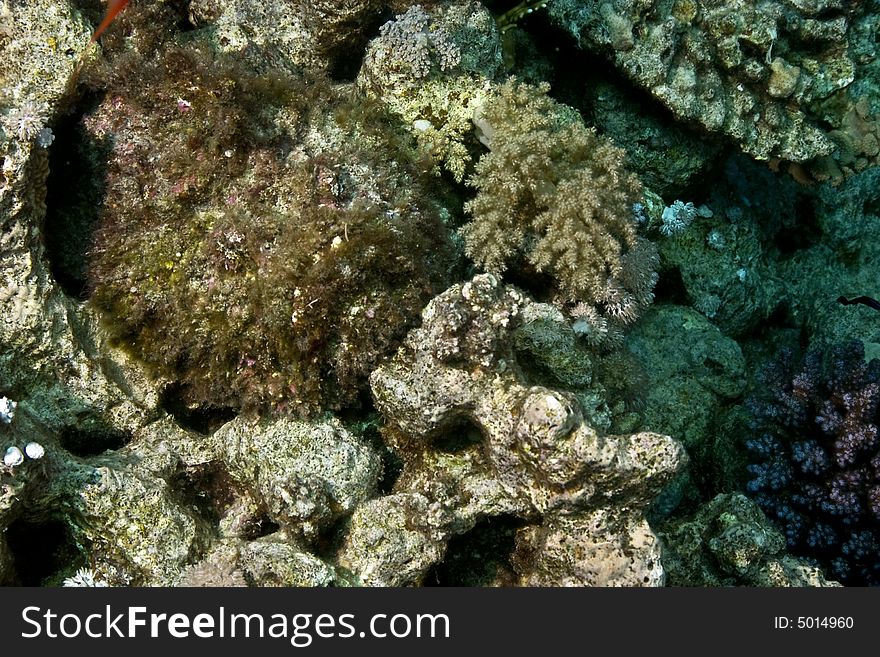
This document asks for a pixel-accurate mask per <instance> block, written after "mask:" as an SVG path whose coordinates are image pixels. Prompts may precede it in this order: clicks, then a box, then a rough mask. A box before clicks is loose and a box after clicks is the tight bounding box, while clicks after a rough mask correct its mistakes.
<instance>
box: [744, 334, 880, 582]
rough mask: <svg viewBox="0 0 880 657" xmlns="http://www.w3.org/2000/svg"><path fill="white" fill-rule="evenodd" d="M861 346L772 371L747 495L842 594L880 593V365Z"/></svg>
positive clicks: (786, 356) (756, 410)
mask: <svg viewBox="0 0 880 657" xmlns="http://www.w3.org/2000/svg"><path fill="white" fill-rule="evenodd" d="M864 355H865V353H864V347H863V346H862V344H861V343H860V342H853V343H849V344H846V345H843V346H839V347H837V348H835V349H834V350H833V351H832V353H831V358H830V359H829V360H830V362H829V363H828V368H827V369H828V371H827V373H826V372H823V362H822V361H823V358H822V354H821V353H820V352H811V353H810V354H808V355H807V356H806V358H805V359H804V361H803V363H802V364H797V363H796V362H795V360H794V358H793V356H792V354H791V352H784V353H783V355H782V357H781V359H780V360H779V361H777V362H775V363H772V364H771V365H770V366H769V367H768V368H767V369H765V371H764V373H763V375H762V380H763V382H764V384H765V386H767V389H768V394H767V396H765V397H764V398H755V399H751V400H750V402H749V407H750V410H751V412H752V415H753V417H754V423H755V427H756V429H757V430H758V433H757V436H756V437H755V438H753V439H752V440H749V441H748V443H747V447H748V449H749V451H750V452H751V453H752V455H753V457H754V461H755V462H754V463H753V464H752V465H750V466H749V468H748V470H749V473H750V475H751V477H752V479H751V481H750V482H749V484H748V489H749V491H750V492H751V493H752V494H753V495H754V496H755V499H756V501H757V502H758V504H759V505H760V506H761V508H762V509H763V510H764V511H765V512H766V513H767V514H768V515H769V516H770V517H771V518H772V519H773V520H775V521H776V522H777V523H778V524H779V525H780V526H781V528H782V530H783V533H784V534H785V537H786V540H787V542H788V545H789V548H790V549H791V550H792V551H794V552H797V553H800V554H803V555H804V556H809V557H812V558H814V559H816V560H817V561H819V562H820V563H822V564H823V565H824V566H826V567H827V568H828V569H829V571H830V572H829V575H830V576H831V577H834V578H836V579H839V580H840V581H841V582H842V583H844V584H862V585H864V584H869V585H880V529H878V526H880V525H878V522H880V440H878V423H880V413H878V409H880V360H877V359H874V360H872V361H870V362H869V363H865V360H864Z"/></svg>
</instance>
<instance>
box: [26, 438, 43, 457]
mask: <svg viewBox="0 0 880 657" xmlns="http://www.w3.org/2000/svg"><path fill="white" fill-rule="evenodd" d="M24 453H25V454H27V455H28V458H32V459H34V460H35V461H36V460H37V459H41V458H43V456H45V455H46V449H45V448H44V447H43V446H42V445H41V444H40V443H37V442H30V443H28V444H27V445H25V446H24Z"/></svg>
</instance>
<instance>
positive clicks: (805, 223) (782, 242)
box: [773, 196, 822, 257]
mask: <svg viewBox="0 0 880 657" xmlns="http://www.w3.org/2000/svg"><path fill="white" fill-rule="evenodd" d="M794 216H795V225H794V226H793V227H792V230H780V231H779V232H778V233H776V235H775V236H774V239H773V245H774V246H775V247H776V248H777V249H778V250H779V255H780V256H782V257H786V256H789V255H791V254H793V253H796V252H797V251H800V250H802V249H806V248H809V247H810V246H812V245H814V244H817V243H818V242H819V241H820V240H821V238H822V229H821V227H820V226H819V220H818V219H817V217H816V209H815V207H814V203H813V199H812V198H811V197H809V196H801V197H800V198H798V199H797V201H796V202H795V206H794Z"/></svg>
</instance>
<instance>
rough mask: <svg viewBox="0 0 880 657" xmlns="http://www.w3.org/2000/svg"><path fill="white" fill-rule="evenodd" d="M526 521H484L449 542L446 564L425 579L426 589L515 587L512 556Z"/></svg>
mask: <svg viewBox="0 0 880 657" xmlns="http://www.w3.org/2000/svg"><path fill="white" fill-rule="evenodd" d="M525 524H526V523H525V521H523V520H521V519H520V518H516V517H513V516H507V515H505V516H497V517H494V518H486V519H484V520H481V521H480V522H478V523H477V524H476V526H474V528H473V529H471V530H470V531H468V532H465V533H464V534H462V535H461V536H456V537H455V538H453V539H452V540H450V541H449V545H448V546H447V548H446V555H445V557H444V559H443V561H442V562H441V563H439V564H437V565H435V566H434V567H433V568H432V569H431V570H430V571H429V572H428V573H427V575H426V576H425V579H424V585H425V586H512V585H513V584H515V583H516V573H515V572H514V569H513V566H512V565H511V556H512V554H513V551H514V548H515V546H516V531H517V529H519V528H520V527H523V526H524V525H525Z"/></svg>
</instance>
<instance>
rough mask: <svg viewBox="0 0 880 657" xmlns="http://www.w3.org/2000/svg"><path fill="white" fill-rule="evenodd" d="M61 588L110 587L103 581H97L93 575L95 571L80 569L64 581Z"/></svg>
mask: <svg viewBox="0 0 880 657" xmlns="http://www.w3.org/2000/svg"><path fill="white" fill-rule="evenodd" d="M62 586H65V587H75V588H102V587H106V586H110V585H109V584H108V583H107V582H105V581H104V580H103V579H99V578H98V577H97V576H96V575H95V571H93V570H92V569H90V568H80V569H79V570H77V571H76V574H75V575H73V576H71V577H68V578H67V579H65V580H64V582H63V583H62Z"/></svg>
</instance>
